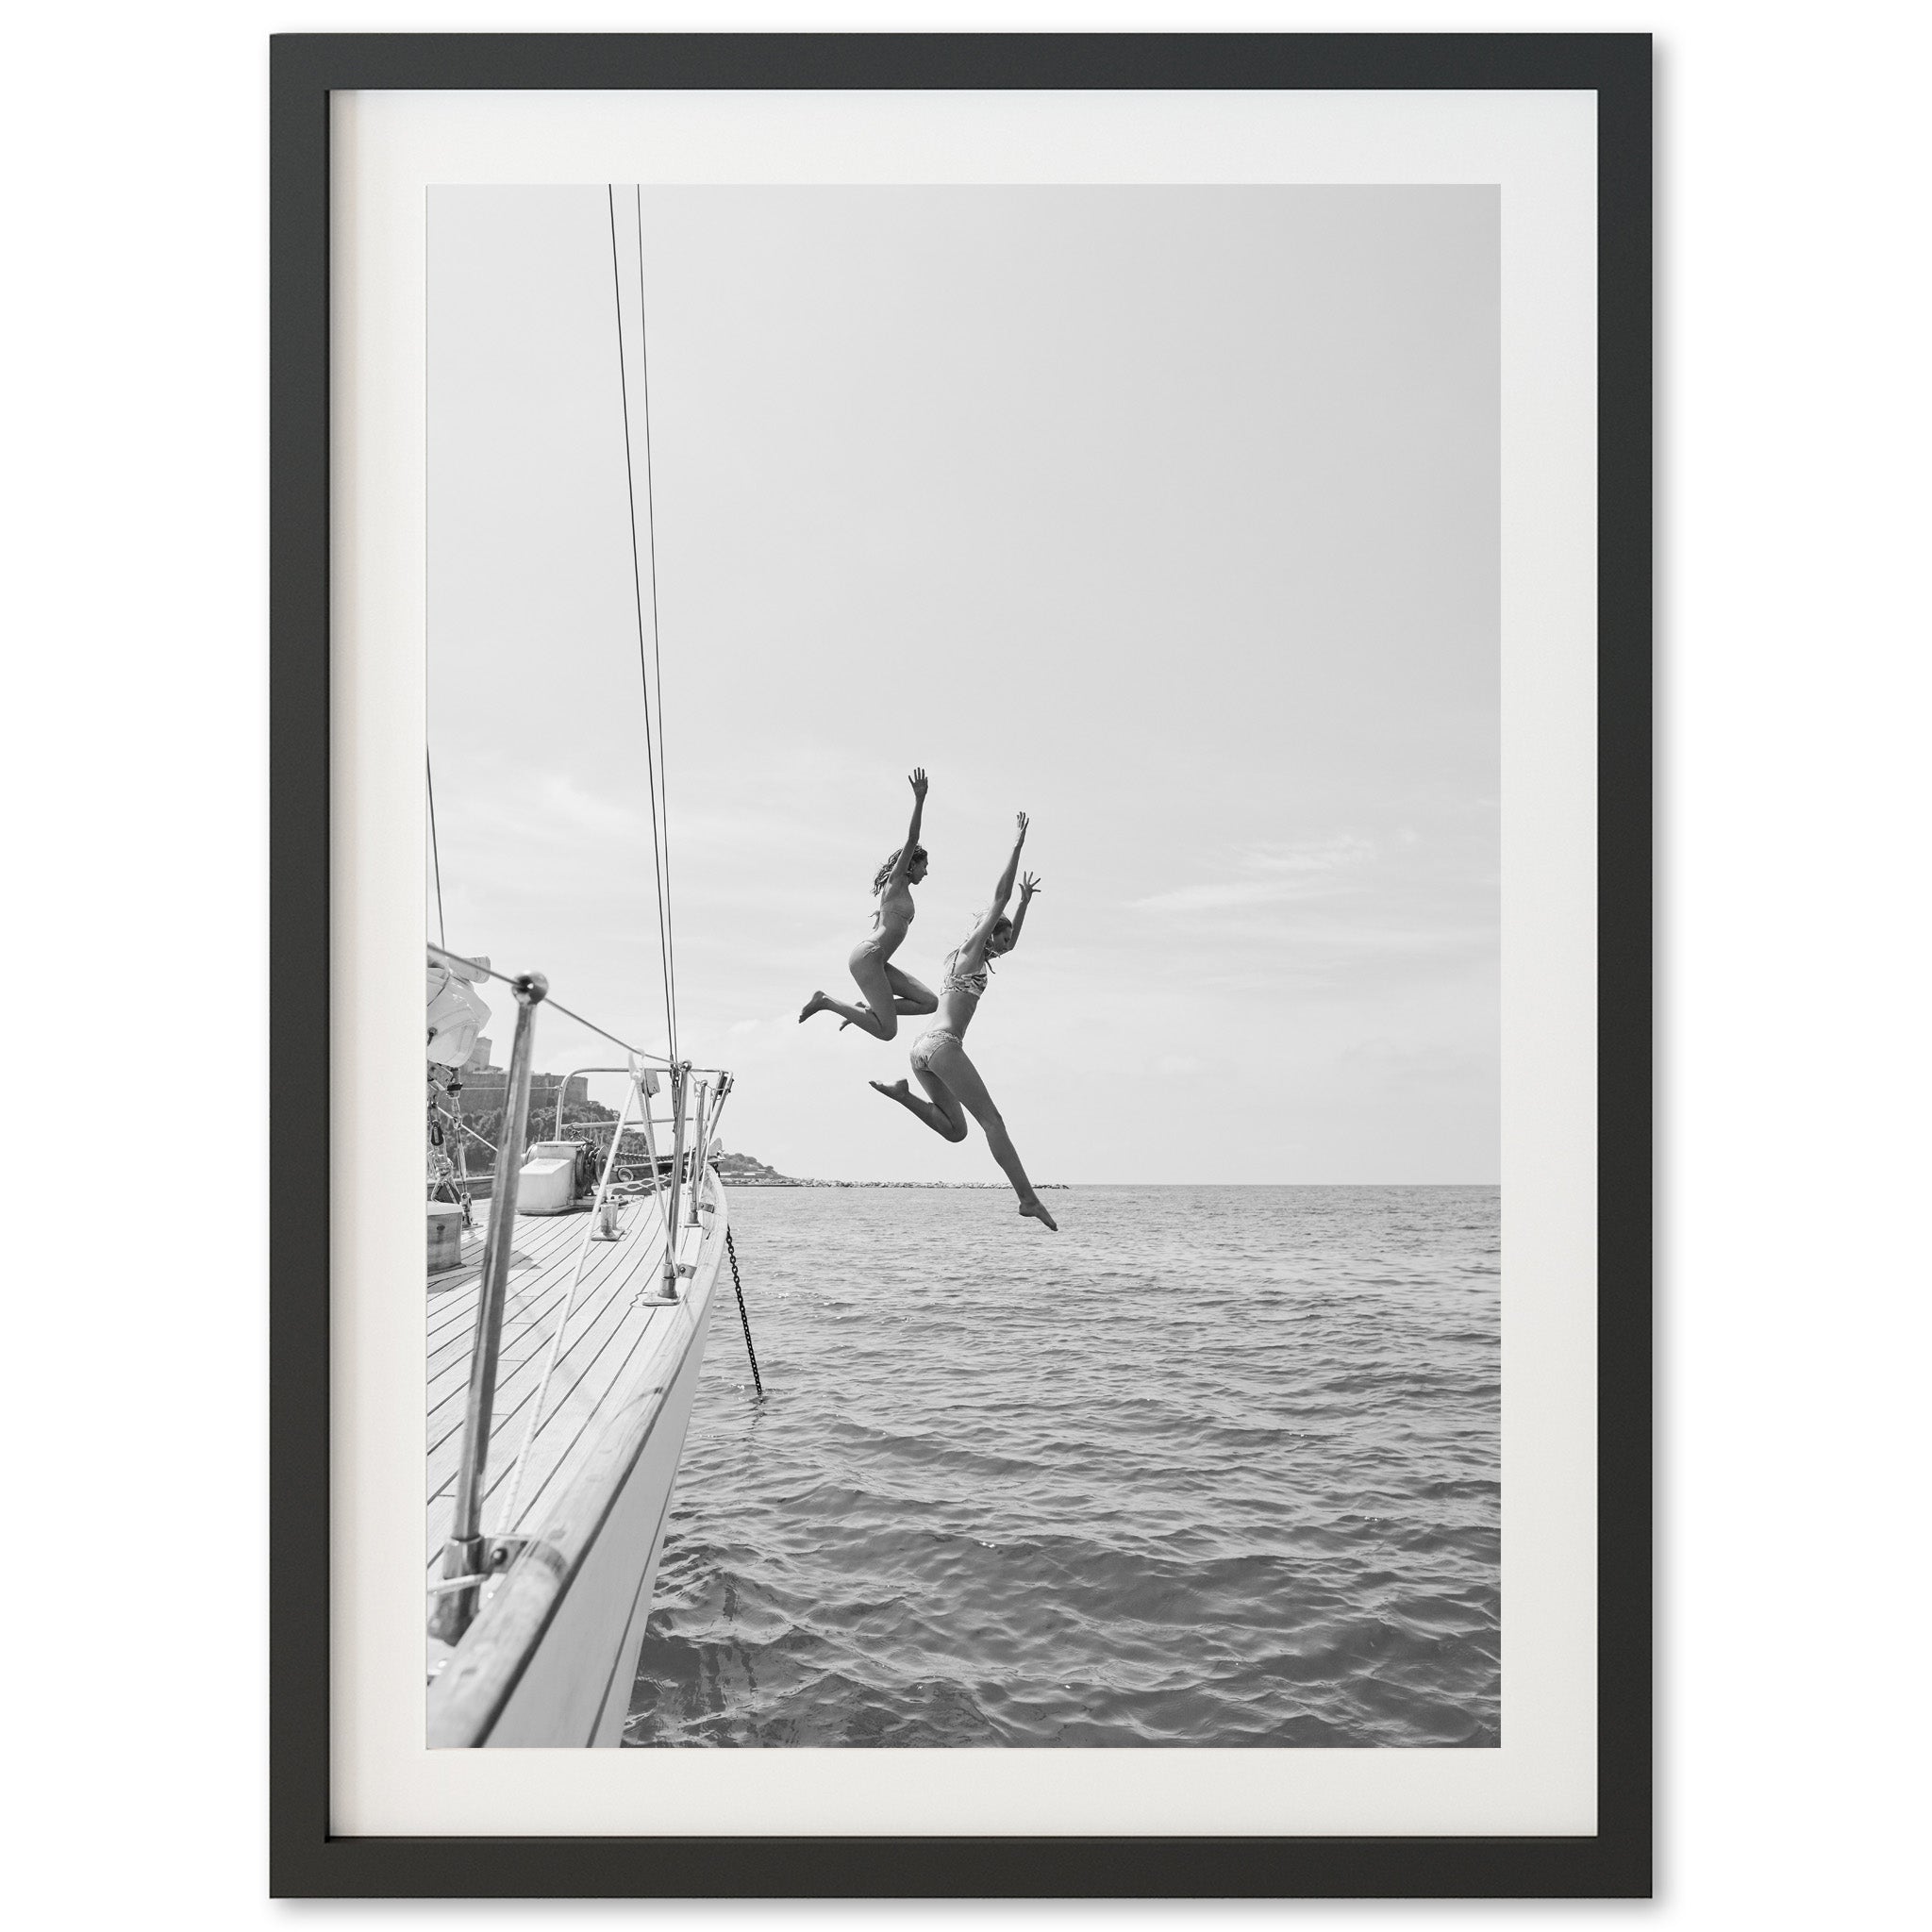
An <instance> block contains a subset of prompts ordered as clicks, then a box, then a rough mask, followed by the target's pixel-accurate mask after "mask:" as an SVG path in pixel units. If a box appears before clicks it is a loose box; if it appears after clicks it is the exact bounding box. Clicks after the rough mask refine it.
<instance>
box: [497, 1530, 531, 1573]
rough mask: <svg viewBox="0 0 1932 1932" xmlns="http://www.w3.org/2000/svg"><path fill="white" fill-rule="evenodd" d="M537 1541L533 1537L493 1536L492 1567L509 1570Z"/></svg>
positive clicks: (498, 1569)
mask: <svg viewBox="0 0 1932 1932" xmlns="http://www.w3.org/2000/svg"><path fill="white" fill-rule="evenodd" d="M535 1541H537V1539H536V1538H535V1537H531V1536H493V1537H491V1539H490V1567H491V1570H492V1571H501V1570H508V1568H509V1566H510V1565H511V1564H512V1563H514V1562H515V1561H516V1559H517V1558H518V1557H521V1556H522V1555H523V1554H524V1552H525V1550H526V1549H528V1548H529V1546H530V1545H531V1544H532V1543H533V1542H535Z"/></svg>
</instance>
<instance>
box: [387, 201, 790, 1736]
mask: <svg viewBox="0 0 1932 1932" xmlns="http://www.w3.org/2000/svg"><path fill="white" fill-rule="evenodd" d="M610 217H611V259H612V270H613V283H614V282H615V278H616V267H617V233H616V201H615V191H614V190H613V191H611V193H610ZM639 276H640V289H639V303H640V325H641V323H642V313H641V308H642V302H641V297H642V289H641V276H642V263H641V258H640V262H639ZM616 300H617V307H618V369H619V374H620V377H621V379H622V382H623V388H622V391H621V393H622V397H623V404H624V419H625V420H624V435H625V475H626V479H627V482H628V483H629V487H630V492H631V503H630V528H631V555H630V563H631V570H632V576H633V587H634V590H635V591H636V593H637V594H636V599H635V602H636V606H637V612H638V638H637V643H638V651H639V660H640V665H641V668H642V667H644V666H645V665H646V663H647V660H646V657H645V637H644V608H645V607H644V593H643V588H644V583H643V567H642V562H641V556H640V547H639V542H638V524H637V497H636V486H635V472H634V471H633V469H632V468H631V425H630V411H631V400H630V397H631V385H630V382H629V375H628V371H627V368H626V365H625V343H624V335H625V325H624V315H623V296H622V293H621V291H619V292H618V294H617V297H616ZM644 366H645V369H647V368H648V362H646V363H645V365H644ZM640 392H641V397H642V402H643V408H644V411H645V428H646V434H645V437H644V461H645V477H644V480H645V486H646V491H647V499H646V500H647V503H648V501H649V497H648V491H649V490H650V487H651V485H650V475H649V447H650V445H649V437H648V424H649V414H648V412H649V393H648V387H647V383H646V384H641V385H640ZM651 572H652V577H653V580H654V582H653V595H652V597H651V610H652V631H653V635H652V640H651V644H652V649H651V660H655V658H656V656H657V639H656V604H657V600H656V595H655V574H656V555H655V538H654V539H653V542H652V547H651ZM651 682H652V680H651V677H650V675H649V672H648V670H647V669H646V670H644V677H643V687H644V691H643V694H644V706H645V721H644V735H643V743H644V747H645V751H646V756H647V761H648V765H649V771H650V783H651V802H652V837H653V855H652V857H653V862H654V869H655V871H656V874H657V877H658V918H659V938H660V964H661V967H662V972H663V975H664V993H665V1013H666V1040H665V1050H664V1051H663V1052H661V1053H659V1052H653V1051H649V1050H646V1049H642V1048H640V1047H637V1046H634V1045H631V1044H630V1043H628V1042H627V1041H624V1040H623V1039H621V1038H620V1037H619V1036H618V1035H616V1034H615V1033H613V1032H611V1031H609V1030H608V1029H607V1028H605V1027H603V1026H600V1025H596V1024H592V1023H591V1022H590V1021H588V1020H585V1019H584V1018H583V1017H582V1016H581V1015H579V1014H575V1013H573V1012H571V1011H570V1010H569V1008H563V1007H561V1005H560V1003H559V1002H558V1000H557V999H555V998H554V997H553V996H552V994H551V991H550V988H549V985H548V983H547V981H546V979H545V978H544V976H543V974H541V973H539V972H536V971H533V970H525V971H524V972H521V973H515V974H511V973H505V972H502V971H500V970H498V969H497V968H496V967H494V966H493V965H492V964H491V961H490V959H489V958H487V957H476V956H473V955H470V954H465V953H460V952H457V951H454V950H452V949H450V948H449V946H448V945H447V943H446V942H445V943H441V944H431V945H428V946H427V949H426V958H425V973H426V975H427V1008H426V1017H427V1037H428V1072H429V1087H430V1105H429V1125H428V1130H427V1132H428V1143H429V1144H428V1175H427V1182H428V1186H427V1192H428V1201H427V1210H428V1224H429V1239H428V1277H427V1278H428V1299H427V1328H426V1344H427V1362H426V1379H427V1421H428V1429H427V1496H428V1515H427V1576H426V1579H425V1583H426V1621H427V1630H428V1638H427V1660H426V1662H427V1741H428V1743H429V1745H430V1746H431V1747H432V1748H438V1747H471V1746H478V1745H493V1746H504V1745H539V1746H587V1745H590V1746H597V1745H604V1746H608V1745H613V1744H616V1743H618V1742H620V1741H621V1739H622V1734H623V1729H624V1723H625V1716H626V1715H627V1713H628V1709H629V1704H630V1694H631V1685H632V1680H633V1678H634V1677H635V1675H636V1674H637V1662H638V1655H639V1651H640V1648H641V1644H642V1641H643V1635H644V1625H645V1621H646V1619H647V1617H648V1616H649V1614H650V1607H651V1591H652V1588H653V1585H654V1582H655V1580H656V1575H657V1570H658V1555H659V1552H660V1550H661V1548H662V1544H663V1539H664V1525H665V1522H666V1520H667V1518H668V1516H669V1514H670V1509H671V1502H672V1496H673V1491H674V1488H675V1480H676V1475H677V1466H678V1460H679V1457H680V1456H681V1454H682V1451H683V1446H684V1438H685V1432H686V1428H687V1425H688V1424H689V1422H690V1419H691V1403H692V1399H693V1397H694V1395H695V1393H696V1389H697V1381H698V1374H699V1370H700V1368H701V1366H702V1363H703V1360H704V1354H705V1343H706V1338H707V1334H708V1329H709V1326H710V1320H711V1310H712V1306H713V1303H714V1302H715V1301H716V1299H717V1296H718V1292H719V1274H720V1269H721V1267H722V1266H724V1264H725V1263H726V1262H727V1261H728V1262H729V1264H730V1266H731V1269H732V1275H733V1282H734V1286H735V1285H736V1282H737V1262H736V1257H735V1255H734V1254H733V1253H732V1248H731V1233H730V1206H729V1203H728V1201H727V1199H726V1196H725V1191H724V1183H723V1181H722V1179H721V1178H720V1176H719V1174H718V1171H717V1167H716V1165H715V1159H714V1157H715V1153H716V1149H717V1134H718V1123H719V1119H720V1116H721V1114H722V1112H723V1110H724V1104H725V1102H726V1100H727V1099H728V1098H729V1096H730V1092H731V1086H732V1079H731V1075H730V1074H729V1073H728V1072H725V1071H724V1070H723V1069H720V1068H701V1067H695V1066H693V1065H692V1064H691V1061H690V1060H689V1059H686V1058H680V1056H679V1052H678V1042H677V1025H676V1000H675V946H674V945H673V943H672V940H671V926H670V901H669V891H668V885H669V865H668V859H669V851H668V838H669V801H668V799H667V798H666V797H665V796H664V792H663V789H662V776H663V774H662V764H663V756H662V754H663V706H662V702H661V695H662V693H661V681H660V682H659V686H658V704H657V705H656V706H655V708H654V707H653V704H652V691H651ZM654 711H655V716H654ZM654 728H655V733H656V740H655V743H654V742H653V731H654ZM660 808H661V809H660ZM429 824H430V834H431V852H432V856H433V862H434V864H435V867H436V878H437V896H438V908H439V921H440V917H441V858H440V856H434V855H435V854H436V843H435V794H434V789H433V779H432V780H431V784H430V791H429ZM439 936H440V937H441V936H442V935H441V927H440V925H439ZM499 987H501V988H505V989H508V994H509V997H510V999H511V1000H512V1002H513V1006H514V1017H515V1033H514V1040H513V1043H512V1046H511V1048H510V1055H509V1066H508V1070H507V1074H505V1075H504V1076H501V1077H502V1079H503V1107H502V1114H501V1125H500V1128H499V1129H498V1135H497V1142H496V1145H495V1146H494V1147H492V1148H491V1150H490V1151H491V1155H492V1157H493V1165H494V1173H493V1175H492V1177H491V1186H490V1189H489V1191H488V1198H487V1199H485V1198H483V1197H482V1195H483V1191H482V1189H481V1188H480V1186H479V1185H475V1184H473V1181H472V1177H471V1175H470V1173H469V1159H468V1150H469V1148H470V1146H471V1145H472V1144H473V1143H474V1142H475V1141H481V1140H482V1139H483V1137H482V1136H481V1135H479V1134H478V1133H477V1132H476V1130H475V1126H474V1125H472V1124H470V1123H468V1122H466V1121H465V1120H464V1118H463V1115H462V1110H461V1105H460V1092H461V1089H462V1085H463V1081H462V1077H461V1076H462V1074H463V1073H464V1072H465V1071H466V1070H471V1069H473V1068H474V1067H475V1062H476V1057H477V1054H478V1051H479V1048H480V1050H481V1054H482V1059H483V1061H484V1063H485V1065H486V1066H487V1061H488V1057H489V1050H488V1042H487V1041H485V1040H484V1039H483V1036H482V1033H481V1028H482V1027H483V1026H484V1025H485V1024H488V1023H489V1019H490V1014H491V1007H490V1004H489V999H490V998H493V997H499V996H500V994H499V993H498V991H497V990H498V988H499ZM486 990H487V995H488V996H487V997H486ZM546 1012H560V1013H562V1014H564V1015H565V1016H566V1017H568V1018H569V1019H570V1020H572V1021H574V1022H575V1023H576V1024H578V1025H579V1026H582V1027H586V1028H588V1029H589V1031H591V1033H593V1034H596V1035H597V1036H599V1037H600V1038H601V1039H602V1040H604V1041H607V1042H608V1043H609V1044H610V1045H611V1046H612V1047H613V1048H615V1049H617V1050H618V1051H619V1052H620V1053H621V1054H622V1056H623V1059H622V1064H620V1065H618V1066H614V1067H602V1068H587V1069H581V1070H579V1072H580V1074H591V1073H596V1074H620V1075H621V1076H622V1077H623V1079H624V1081H625V1093H624V1102H623V1106H622V1108H621V1109H620V1111H619V1114H618V1117H617V1119H616V1120H615V1121H613V1122H608V1123H587V1122H578V1123H571V1124H566V1122H565V1120H564V1112H565V1108H564V1101H565V1098H566V1096H567V1095H568V1094H569V1092H570V1091H572V1079H571V1078H570V1077H566V1078H565V1079H563V1080H562V1081H560V1082H559V1083H558V1085H557V1089H556V1094H557V1111H556V1119H555V1121H554V1123H553V1124H552V1132H551V1138H550V1139H548V1140H536V1141H532V1140H531V1139H530V1130H531V1120H532V1108H533V1080H534V1078H535V1077H536V1076H534V1075H533V1072H532V1069H533V1065H534V1058H533V1056H534V1051H535V1040H536V1035H537V1031H538V1028H539V1025H540V1024H541V1021H542V1018H543V1016H544V1015H545V1013H546ZM491 1072H493V1070H491ZM539 1124H540V1127H541V1122H540V1123H539ZM485 1144H487V1142H486V1143H485ZM526 1146H527V1148H528V1152H527V1154H525V1153H524V1152H523V1150H524V1149H525V1147H526ZM740 1306H741V1309H742V1297H740ZM745 1339H746V1343H747V1346H749V1343H750V1329H749V1326H748V1325H747V1327H746V1333H745ZM753 1373H754V1377H755V1378H756V1375H757V1361H756V1357H753Z"/></svg>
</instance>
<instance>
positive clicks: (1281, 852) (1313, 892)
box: [1129, 832, 1376, 912]
mask: <svg viewBox="0 0 1932 1932" xmlns="http://www.w3.org/2000/svg"><path fill="white" fill-rule="evenodd" d="M1375 852H1376V846H1375V841H1374V840H1373V839H1371V838H1368V837H1367V836H1365V835H1364V834H1362V833H1360V832H1337V833H1334V834H1332V835H1331V836H1330V837H1328V838H1325V839H1311V840H1307V841H1301V842H1298V843H1296V844H1292V845H1271V846H1255V847H1251V848H1250V849H1249V850H1247V851H1246V852H1243V853H1241V855H1240V856H1239V857H1238V858H1235V859H1233V860H1231V861H1229V862H1228V863H1226V864H1224V866H1223V868H1222V870H1223V872H1224V874H1226V876H1224V877H1222V878H1219V879H1207V880H1203V881H1202V882H1201V883H1200V884H1198V885H1192V886H1176V887H1174V888H1173V889H1172V890H1171V891H1165V892H1153V893H1150V894H1148V896H1146V897H1145V898H1141V899H1135V900H1132V901H1130V902H1129V904H1130V907H1131V909H1132V910H1134V911H1136V912H1225V911H1232V910H1236V909H1238V908H1243V907H1251V906H1276V905H1284V904H1287V903H1288V902H1290V901H1292V900H1298V899H1299V900H1305V899H1324V898H1332V897H1334V896H1335V895H1336V894H1338V893H1341V892H1345V891H1354V890H1356V889H1357V888H1356V887H1355V885H1354V882H1353V881H1352V880H1351V879H1350V878H1349V877H1348V876H1347V875H1348V874H1350V873H1352V872H1354V871H1356V870H1357V869H1358V868H1359V867H1361V866H1363V865H1365V864H1367V863H1368V862H1369V860H1371V859H1373V858H1374V857H1375Z"/></svg>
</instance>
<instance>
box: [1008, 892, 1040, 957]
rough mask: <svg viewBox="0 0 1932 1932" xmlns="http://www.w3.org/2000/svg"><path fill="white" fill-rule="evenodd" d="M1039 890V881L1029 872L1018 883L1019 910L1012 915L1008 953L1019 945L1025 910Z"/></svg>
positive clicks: (1024, 921)
mask: <svg viewBox="0 0 1932 1932" xmlns="http://www.w3.org/2000/svg"><path fill="white" fill-rule="evenodd" d="M1039 890H1040V881H1039V879H1038V878H1037V877H1035V875H1034V874H1032V873H1030V872H1029V873H1028V874H1026V876H1025V877H1024V878H1023V879H1022V880H1021V881H1020V909H1019V911H1017V912H1016V913H1014V914H1013V945H1012V946H1008V948H1007V950H1008V952H1009V953H1010V952H1011V951H1012V950H1013V946H1017V945H1018V944H1019V943H1020V929H1021V928H1022V927H1023V926H1024V924H1026V908H1027V907H1029V906H1030V905H1032V903H1033V895H1034V893H1035V892H1037V891H1039Z"/></svg>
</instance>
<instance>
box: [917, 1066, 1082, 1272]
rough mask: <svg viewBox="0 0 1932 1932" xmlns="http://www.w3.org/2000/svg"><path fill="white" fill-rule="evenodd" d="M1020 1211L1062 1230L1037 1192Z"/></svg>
mask: <svg viewBox="0 0 1932 1932" xmlns="http://www.w3.org/2000/svg"><path fill="white" fill-rule="evenodd" d="M899 1084H900V1085H901V1086H902V1087H903V1086H904V1085H905V1084H906V1083H905V1082H904V1081H903V1080H902V1081H901V1082H900V1083H899ZM1020 1212H1021V1213H1022V1214H1030V1215H1031V1216H1032V1217H1033V1219H1034V1220H1035V1221H1043V1222H1045V1223H1046V1224H1047V1226H1049V1227H1050V1228H1052V1229H1053V1231H1054V1233H1056V1234H1058V1233H1059V1231H1060V1224H1059V1223H1058V1221H1056V1220H1055V1219H1054V1218H1053V1216H1052V1215H1051V1214H1049V1213H1048V1212H1047V1211H1046V1203H1045V1202H1044V1201H1042V1200H1041V1198H1040V1196H1039V1195H1038V1194H1035V1195H1034V1197H1033V1198H1032V1200H1030V1201H1022V1202H1021V1203H1020Z"/></svg>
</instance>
